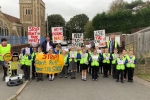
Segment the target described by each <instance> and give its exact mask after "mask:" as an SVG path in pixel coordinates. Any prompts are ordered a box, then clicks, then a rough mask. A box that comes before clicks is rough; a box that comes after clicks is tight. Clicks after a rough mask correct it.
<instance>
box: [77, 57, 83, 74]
mask: <svg viewBox="0 0 150 100" xmlns="http://www.w3.org/2000/svg"><path fill="white" fill-rule="evenodd" d="M79 67H80V68H79ZM79 71H80V72H81V71H82V69H81V66H80V61H79V60H78V61H77V72H79Z"/></svg>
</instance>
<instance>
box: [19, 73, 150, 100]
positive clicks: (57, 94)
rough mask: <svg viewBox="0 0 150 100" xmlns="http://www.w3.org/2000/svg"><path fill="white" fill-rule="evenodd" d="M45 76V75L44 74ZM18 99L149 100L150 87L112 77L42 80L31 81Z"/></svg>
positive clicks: (78, 76)
mask: <svg viewBox="0 0 150 100" xmlns="http://www.w3.org/2000/svg"><path fill="white" fill-rule="evenodd" d="M44 77H45V76H44ZM18 100H150V88H147V87H146V86H144V85H142V84H140V83H138V82H134V83H128V82H125V83H124V84H122V83H120V82H119V83H116V82H115V80H114V79H112V77H109V78H102V75H100V78H99V80H98V81H92V80H91V76H89V75H88V78H87V81H81V76H80V74H78V75H77V79H75V80H71V79H70V77H68V78H67V79H65V78H62V79H60V78H59V77H58V76H57V77H56V78H55V80H54V81H48V80H47V79H46V78H45V80H44V81H43V82H41V81H40V82H36V81H35V80H33V81H31V82H30V83H29V84H28V86H27V87H26V88H25V90H24V91H23V92H22V93H21V95H20V96H19V97H18Z"/></svg>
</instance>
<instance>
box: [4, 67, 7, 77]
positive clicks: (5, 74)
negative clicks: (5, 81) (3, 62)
mask: <svg viewBox="0 0 150 100" xmlns="http://www.w3.org/2000/svg"><path fill="white" fill-rule="evenodd" d="M3 71H4V76H3V77H6V76H7V67H5V66H3Z"/></svg>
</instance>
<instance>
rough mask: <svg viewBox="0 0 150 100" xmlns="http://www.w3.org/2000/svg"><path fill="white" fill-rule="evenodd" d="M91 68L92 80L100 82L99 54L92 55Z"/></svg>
mask: <svg viewBox="0 0 150 100" xmlns="http://www.w3.org/2000/svg"><path fill="white" fill-rule="evenodd" d="M90 61H91V67H92V80H93V81H94V80H96V81H97V80H98V74H97V73H98V69H99V68H98V67H99V62H100V57H99V54H96V55H94V54H92V55H91V60H90Z"/></svg>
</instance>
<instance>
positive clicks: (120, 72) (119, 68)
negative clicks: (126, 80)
mask: <svg viewBox="0 0 150 100" xmlns="http://www.w3.org/2000/svg"><path fill="white" fill-rule="evenodd" d="M126 63H127V61H126V59H125V58H118V59H117V61H116V64H117V66H116V70H117V80H116V82H119V76H120V80H121V83H123V72H124V70H125V64H126Z"/></svg>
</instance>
